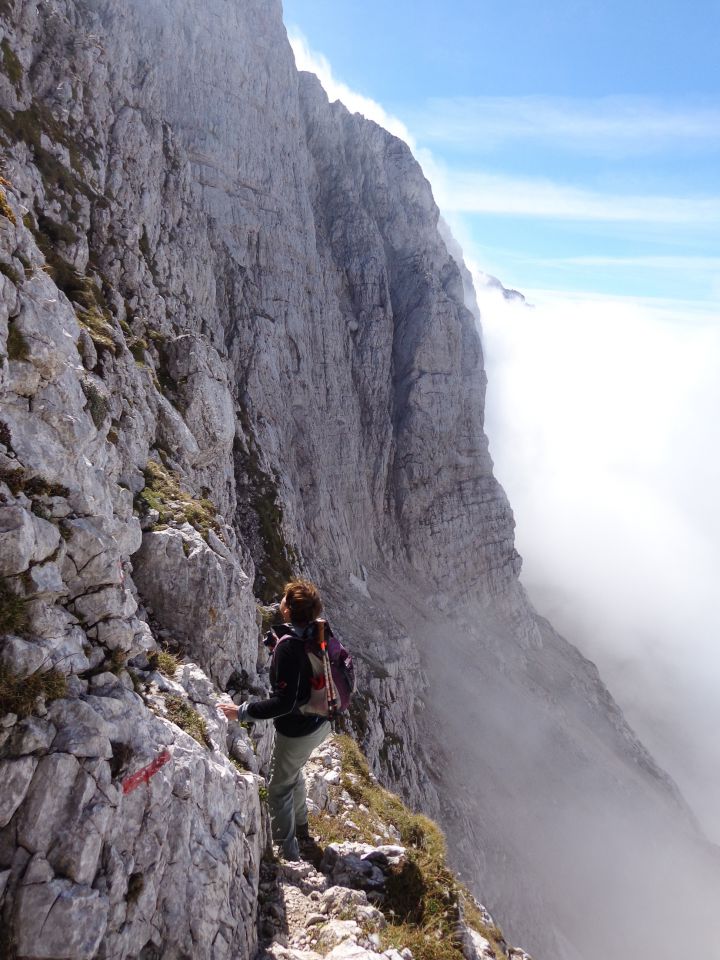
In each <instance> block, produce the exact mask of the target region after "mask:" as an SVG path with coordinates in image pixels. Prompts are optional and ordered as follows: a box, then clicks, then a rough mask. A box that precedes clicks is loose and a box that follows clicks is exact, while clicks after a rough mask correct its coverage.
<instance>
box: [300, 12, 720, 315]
mask: <svg viewBox="0 0 720 960" xmlns="http://www.w3.org/2000/svg"><path fill="white" fill-rule="evenodd" d="M284 7H285V21H286V24H287V25H288V29H289V32H290V34H291V35H298V34H301V35H302V36H303V37H304V38H305V40H306V42H307V45H308V47H309V49H310V50H311V51H312V53H313V55H322V56H324V57H325V58H327V61H328V63H329V66H330V68H331V69H332V72H333V75H334V77H335V79H336V80H337V81H339V82H342V83H344V84H346V85H347V86H348V87H349V88H350V89H351V90H353V91H355V92H357V93H359V94H362V95H364V96H365V97H367V98H371V99H372V100H374V101H376V102H377V103H378V104H381V105H382V107H383V108H384V110H385V111H386V112H387V113H388V114H389V115H391V116H392V117H395V118H397V119H398V120H399V121H401V123H402V124H403V125H404V127H405V128H406V130H407V132H408V134H409V139H411V142H412V146H413V147H414V149H415V150H416V153H417V155H418V156H419V158H420V159H421V162H422V163H423V166H424V168H425V170H426V173H427V174H428V176H429V178H430V179H431V181H432V183H433V187H434V189H435V193H436V197H437V199H438V201H439V203H440V206H441V208H442V209H443V212H444V213H445V214H446V216H447V217H448V219H449V220H450V221H451V223H452V226H453V228H454V230H455V231H456V233H458V235H459V238H460V240H461V242H462V243H463V245H464V248H465V251H466V255H467V256H468V258H469V259H470V260H472V261H474V262H475V263H476V264H477V265H478V266H479V267H480V268H482V269H484V270H486V271H488V272H491V273H494V274H495V275H497V276H498V277H499V278H500V279H501V280H502V281H503V282H504V283H505V284H506V285H508V286H513V287H517V288H519V289H521V290H523V291H526V292H529V294H530V295H531V296H533V295H535V297H536V298H537V297H542V292H543V291H568V292H572V293H574V294H579V293H598V294H601V295H605V296H607V295H612V296H621V297H637V298H643V299H648V298H649V299H654V300H657V301H659V302H663V303H665V302H668V301H675V300H677V301H680V302H681V307H678V309H682V310H685V311H686V312H688V313H689V312H691V311H692V310H700V311H703V312H706V311H707V310H708V309H710V310H714V309H715V308H716V306H717V304H718V303H720V270H719V269H718V268H719V267H720V243H719V241H720V186H719V184H718V172H717V171H718V160H720V71H719V70H718V69H717V37H718V36H720V2H717V0H713V2H710V0H696V2H694V3H693V4H692V5H691V6H690V5H687V6H685V5H681V4H679V3H678V2H677V0H673V2H667V0H655V2H652V3H651V2H646V0H643V2H640V0H631V2H629V3H628V2H627V0H625V2H623V3H620V2H617V0H606V2H604V3H598V2H597V0H551V2H546V3H544V4H538V3H537V2H529V0H509V2H508V0H506V2H503V3H500V2H486V3H477V2H469V0H452V2H449V3H446V4H438V3H437V2H433V3H430V2H427V0H412V2H410V0H396V2H394V3H392V4H389V3H387V2H383V3H380V2H379V0H366V2H362V3H359V2H356V0H342V2H338V0H285V3H284ZM400 132H402V131H400ZM688 301H690V303H688Z"/></svg>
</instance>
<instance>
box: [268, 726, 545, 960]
mask: <svg viewBox="0 0 720 960" xmlns="http://www.w3.org/2000/svg"><path fill="white" fill-rule="evenodd" d="M343 760H344V758H343V750H342V746H341V743H340V741H339V740H338V738H331V739H330V741H328V742H327V743H326V744H324V745H323V746H321V747H320V748H318V750H316V751H315V753H314V754H313V755H312V757H311V759H310V761H309V762H308V764H307V765H306V768H305V777H306V783H307V792H308V801H309V802H308V806H309V808H310V811H311V832H312V833H313V834H315V836H316V837H317V839H316V840H313V841H310V842H309V843H307V844H305V846H304V849H303V857H304V858H305V859H303V860H300V861H297V862H291V861H285V860H276V859H274V858H268V859H266V860H265V861H264V863H263V865H262V869H261V878H260V897H259V902H260V906H259V916H258V932H259V941H260V946H259V951H258V960H322V958H328V960H433V958H437V960H440V958H447V960H451V958H453V957H456V958H459V960H462V958H465V960H503V958H508V960H510V958H512V960H530V958H529V957H528V955H527V954H525V953H524V952H523V951H522V950H516V949H512V948H509V947H507V945H506V944H505V942H504V940H503V939H502V935H501V934H500V933H499V931H498V930H497V928H496V927H495V924H494V923H493V921H492V918H491V917H490V916H489V914H488V913H487V911H485V910H484V908H483V907H481V906H480V905H479V904H478V903H477V902H476V901H474V900H472V898H469V895H468V894H466V893H465V894H464V897H465V898H466V899H468V900H470V901H471V903H468V909H466V911H465V914H466V915H465V916H463V915H462V912H461V913H460V915H455V914H454V913H453V909H452V906H453V905H454V904H455V900H456V897H457V891H456V890H455V888H454V887H453V888H452V889H451V888H450V886H448V888H447V890H446V891H445V894H446V900H447V905H448V909H447V910H446V911H445V913H444V914H443V916H442V918H441V919H442V922H441V923H439V924H438V923H437V922H435V921H434V920H433V918H429V921H428V923H427V924H426V925H425V926H423V924H422V923H419V924H418V923H416V924H414V925H413V926H410V925H408V926H405V925H404V924H403V922H402V920H403V917H402V916H401V915H400V913H401V912H402V910H403V909H404V910H405V911H408V910H410V911H412V910H413V909H414V908H415V907H417V908H418V909H421V908H422V903H423V901H422V897H423V895H424V892H425V889H426V888H427V886H428V880H427V879H426V878H424V877H422V876H421V874H420V872H419V870H418V863H417V858H416V857H415V855H414V852H413V851H412V850H411V849H409V847H408V846H404V845H402V843H401V842H400V840H401V834H400V830H399V829H398V825H396V824H393V823H385V822H384V821H383V820H382V819H380V818H379V817H378V816H377V812H376V811H375V810H373V809H372V808H371V807H369V806H368V805H367V804H365V803H363V802H361V801H358V800H357V799H353V797H352V796H351V794H350V792H348V790H347V789H346V787H347V786H348V785H350V786H352V784H353V782H356V783H357V782H358V780H360V779H361V778H360V777H358V776H357V775H356V774H353V773H350V772H348V770H347V769H345V768H344V763H343ZM365 776H366V777H367V778H368V779H374V778H372V775H371V774H368V773H367V772H366V773H365ZM374 789H375V790H376V791H377V793H378V795H381V794H383V793H384V791H382V788H380V787H377V786H376V787H374ZM396 803H397V801H396ZM397 806H398V808H400V807H401V805H400V804H399V803H398V804H397ZM408 813H409V812H408ZM409 816H411V817H412V815H411V814H409ZM422 819H424V818H422ZM428 822H429V821H428ZM330 836H336V837H338V838H348V839H336V840H331V841H330V842H327V839H328V837H330ZM408 897H409V900H408ZM413 898H416V903H415V904H413V903H412V900H413ZM403 904H404V907H403ZM470 914H472V915H473V916H474V917H476V918H477V922H476V925H477V926H482V927H483V929H484V930H485V932H486V933H488V934H489V937H486V936H483V935H482V934H481V933H480V932H479V931H478V930H476V929H474V928H473V926H471V921H470V919H469V916H470ZM444 924H445V925H446V926H447V929H445V930H444V929H443V925H444ZM405 933H407V934H408V942H407V943H404V942H403V935H404V934H405ZM410 941H412V948H411V945H410Z"/></svg>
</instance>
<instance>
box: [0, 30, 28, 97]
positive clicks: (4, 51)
mask: <svg viewBox="0 0 720 960" xmlns="http://www.w3.org/2000/svg"><path fill="white" fill-rule="evenodd" d="M0 55H1V57H0V63H1V64H2V71H3V73H4V74H5V76H6V77H7V78H8V80H9V81H10V83H11V84H12V85H13V86H14V87H15V91H16V93H18V94H20V93H21V92H22V79H23V68H22V64H21V63H20V61H19V60H18V57H17V54H16V53H15V51H14V50H13V48H12V47H11V46H10V41H9V40H8V38H7V37H5V39H4V40H3V41H2V43H0Z"/></svg>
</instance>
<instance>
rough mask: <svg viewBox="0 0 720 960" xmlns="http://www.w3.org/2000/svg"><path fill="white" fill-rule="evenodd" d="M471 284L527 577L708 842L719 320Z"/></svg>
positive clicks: (497, 447)
mask: <svg viewBox="0 0 720 960" xmlns="http://www.w3.org/2000/svg"><path fill="white" fill-rule="evenodd" d="M476 285H477V290H478V299H479V301H480V308H481V311H482V317H483V342H484V346H485V351H486V362H487V368H488V377H489V388H488V406H487V417H488V422H487V430H488V435H489V437H490V444H491V452H492V454H493V458H494V460H495V464H496V473H497V476H498V478H499V479H500V481H501V482H502V483H503V484H504V486H505V488H506V490H507V492H508V495H509V497H510V502H511V503H512V504H513V508H514V511H515V517H516V521H517V542H518V549H519V550H520V552H521V554H522V555H523V557H524V568H523V571H524V572H523V576H522V579H523V582H524V583H525V585H526V587H527V588H528V591H529V593H530V595H531V597H532V599H533V601H534V602H535V604H536V606H537V607H538V609H539V610H540V612H541V613H543V614H545V615H547V616H548V617H549V618H550V619H551V621H552V622H553V624H554V625H555V626H556V627H557V629H559V630H560V631H561V632H563V633H564V634H565V635H566V636H567V637H568V639H570V640H571V641H572V642H573V643H576V644H577V645H578V646H579V647H580V648H581V649H582V651H583V652H584V653H585V654H586V655H587V656H590V657H591V658H592V659H594V660H595V661H596V662H597V663H598V666H599V667H600V670H601V673H602V674H603V676H604V678H605V680H606V682H607V683H608V685H609V687H610V689H611V691H612V692H613V694H614V695H615V697H616V699H617V700H618V701H619V702H620V704H621V706H622V707H623V709H624V710H625V713H626V715H627V716H628V719H629V720H630V722H631V723H632V724H633V725H634V726H635V728H636V729H637V731H638V733H639V734H640V735H641V737H642V738H643V740H644V741H645V742H646V743H647V745H648V746H649V747H650V749H651V750H652V751H653V753H654V754H655V756H656V757H657V759H658V760H659V761H660V762H661V763H662V764H663V765H664V766H665V767H666V769H667V770H668V771H669V772H670V773H671V774H672V775H673V776H674V777H675V779H676V780H677V782H678V783H679V785H680V787H681V789H682V790H683V791H684V793H685V795H686V797H687V799H688V800H689V802H690V804H691V805H692V806H693V808H694V810H695V811H696V813H697V814H698V816H699V818H700V819H701V822H702V825H703V827H704V829H705V831H706V832H707V834H708V836H709V837H710V838H711V839H713V840H714V841H716V842H717V841H720V772H719V771H720V740H719V739H718V737H717V730H718V729H719V728H720V700H718V697H717V690H718V689H720V646H719V645H718V639H719V638H720V604H719V603H718V595H717V583H718V576H719V574H720V504H719V503H718V496H717V491H718V489H719V488H720V449H719V448H718V444H717V418H718V413H719V412H720V378H718V375H717V372H718V370H720V311H718V314H717V315H715V316H713V314H712V313H710V312H704V313H701V312H698V311H697V310H693V309H692V308H691V306H690V305H688V306H687V309H682V308H681V309H678V308H677V307H675V306H673V305H662V304H652V303H644V302H633V301H628V300H611V299H599V298H591V297H587V298H582V297H574V298H567V297H566V298H564V299H557V298H553V297H552V296H551V295H546V296H543V295H542V294H538V295H537V296H536V298H535V299H536V306H534V307H532V308H531V307H527V306H525V305H523V304H522V303H519V302H508V301H507V300H505V299H503V297H502V296H501V295H500V294H499V293H498V292H497V291H496V290H493V289H492V288H490V287H487V286H483V284H482V277H481V275H476ZM529 299H531V300H532V299H533V297H532V296H530V297H529Z"/></svg>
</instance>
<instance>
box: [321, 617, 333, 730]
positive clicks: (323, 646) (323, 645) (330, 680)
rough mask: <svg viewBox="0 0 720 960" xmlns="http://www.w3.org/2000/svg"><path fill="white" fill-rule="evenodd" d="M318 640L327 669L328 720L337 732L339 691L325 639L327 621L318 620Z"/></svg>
mask: <svg viewBox="0 0 720 960" xmlns="http://www.w3.org/2000/svg"><path fill="white" fill-rule="evenodd" d="M318 640H319V642H320V652H321V653H322V659H323V669H324V671H325V691H326V693H327V701H328V720H329V721H330V726H331V727H332V730H333V733H337V729H336V720H337V692H336V690H335V684H334V683H333V678H332V670H331V669H330V657H329V656H328V652H327V641H326V639H325V621H324V620H318Z"/></svg>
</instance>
